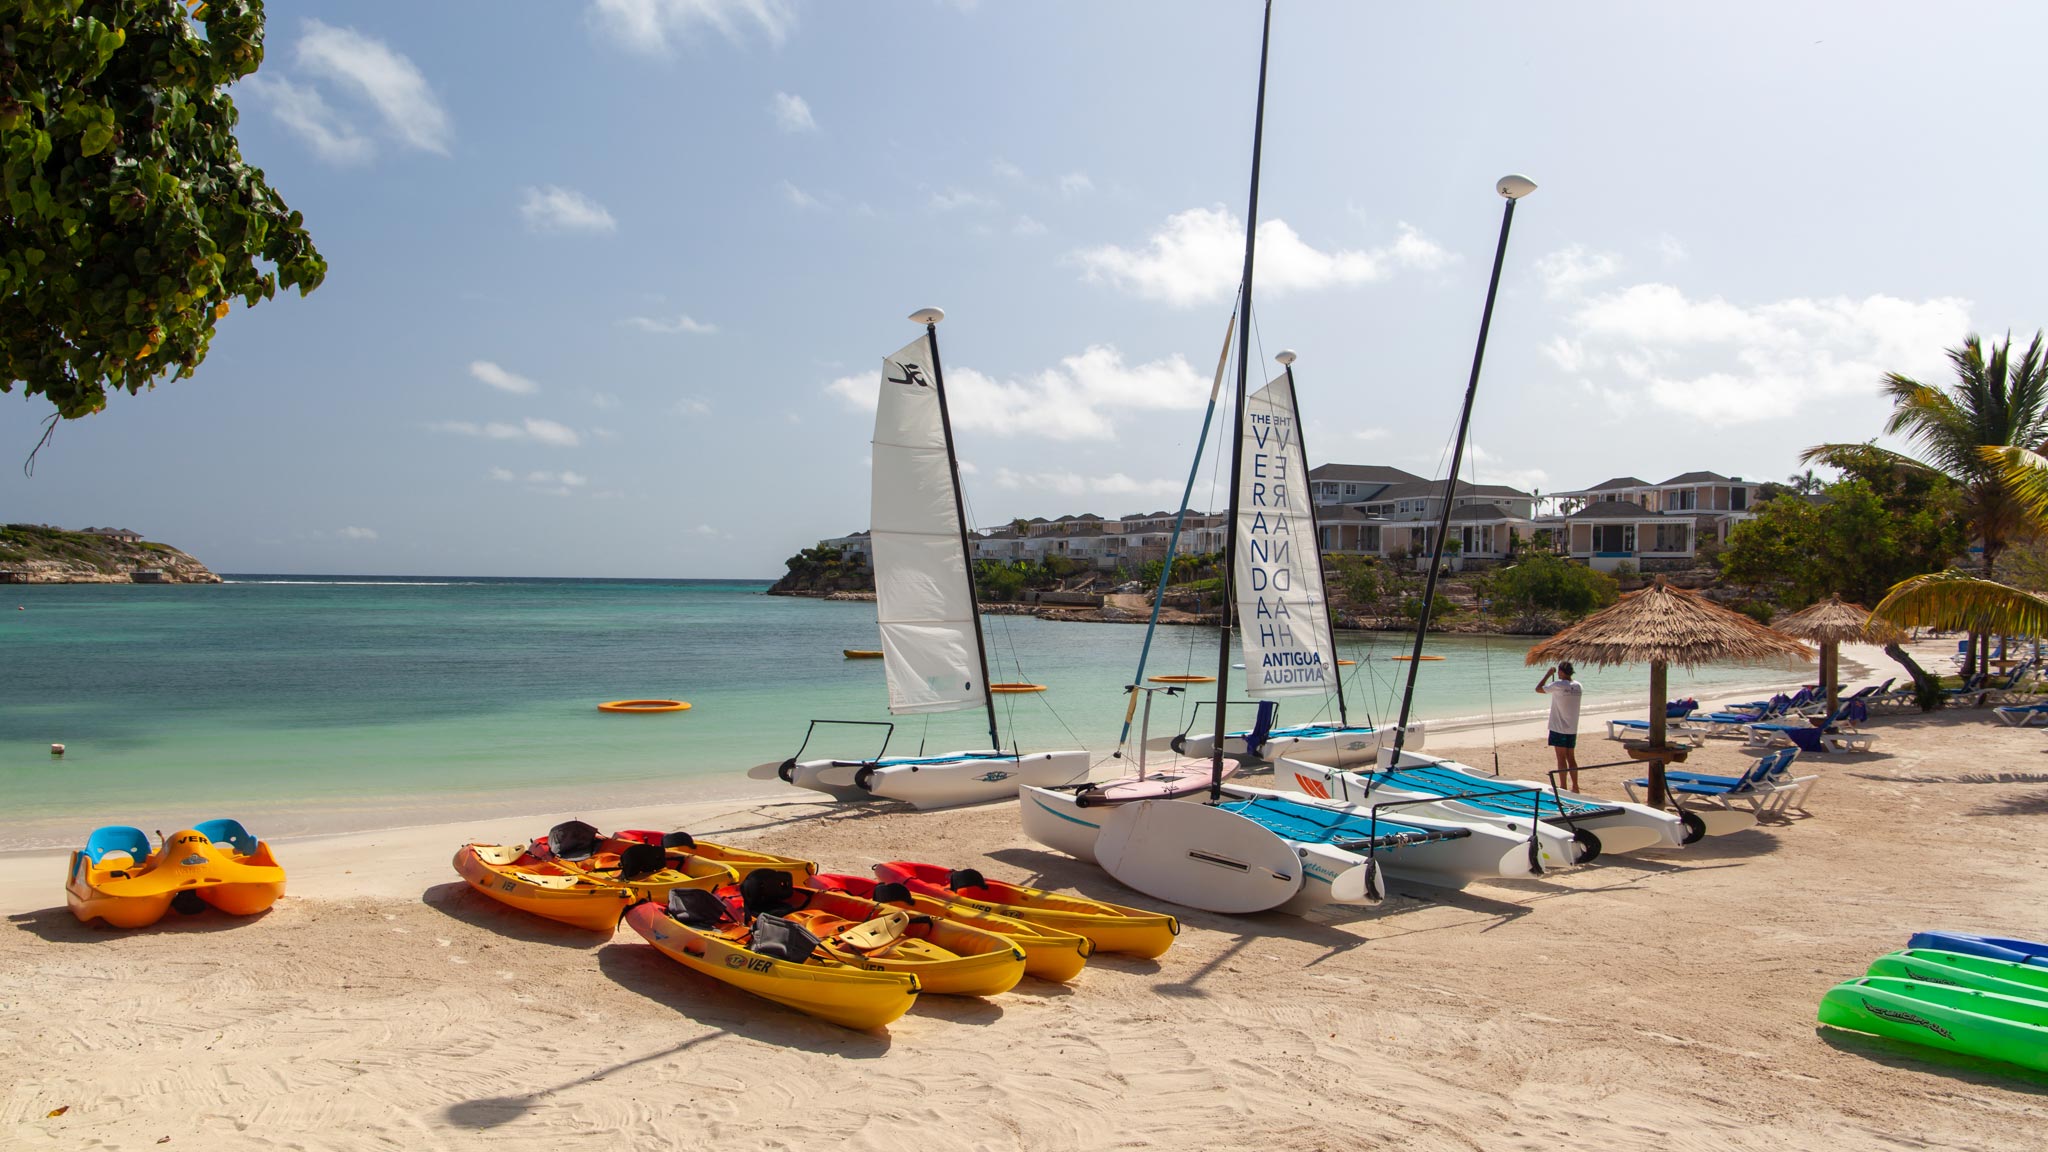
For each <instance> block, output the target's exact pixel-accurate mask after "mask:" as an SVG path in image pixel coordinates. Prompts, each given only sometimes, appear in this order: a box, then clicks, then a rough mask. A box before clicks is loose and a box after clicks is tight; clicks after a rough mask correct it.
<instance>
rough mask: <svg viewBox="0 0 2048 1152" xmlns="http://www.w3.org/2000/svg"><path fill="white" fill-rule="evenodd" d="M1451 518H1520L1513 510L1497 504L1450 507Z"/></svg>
mask: <svg viewBox="0 0 2048 1152" xmlns="http://www.w3.org/2000/svg"><path fill="white" fill-rule="evenodd" d="M1451 519H1453V520H1521V519H1524V517H1521V516H1517V515H1515V514H1514V513H1513V512H1510V511H1508V510H1507V509H1505V508H1503V507H1501V506H1500V505H1498V504H1461V505H1459V506H1458V507H1456V508H1453V509H1451Z"/></svg>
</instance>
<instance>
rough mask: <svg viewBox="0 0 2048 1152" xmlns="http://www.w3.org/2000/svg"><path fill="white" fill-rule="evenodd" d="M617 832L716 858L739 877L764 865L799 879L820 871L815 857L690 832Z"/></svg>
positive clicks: (622, 836)
mask: <svg viewBox="0 0 2048 1152" xmlns="http://www.w3.org/2000/svg"><path fill="white" fill-rule="evenodd" d="M614 835H615V836H616V837H617V838H618V839H620V840H638V841H640V842H641V843H643V844H659V845H661V846H662V847H663V848H665V849H667V850H668V852H669V853H670V854H671V855H673V854H674V853H676V852H679V851H680V852H690V853H695V854H696V855H698V856H702V857H704V858H705V859H707V860H715V861H717V862H718V863H720V864H723V865H725V866H726V867H727V868H730V869H732V870H733V873H734V875H735V877H736V878H737V879H739V880H744V879H746V878H747V875H748V874H749V873H752V872H759V871H761V870H762V869H764V868H773V869H776V870H777V871H781V872H788V873H791V874H792V875H794V876H796V877H797V878H798V879H799V880H801V879H803V878H804V877H806V876H815V875H817V874H818V863H817V861H815V860H800V859H798V858H796V857H794V856H777V855H775V854H774V853H772V852H756V851H754V850H753V849H751V848H734V847H732V846H731V845H728V844H714V843H712V842H711V841H709V840H699V839H697V838H696V837H694V836H692V835H690V834H689V833H688V832H650V831H646V830H644V829H634V830H632V831H628V832H618V833H614Z"/></svg>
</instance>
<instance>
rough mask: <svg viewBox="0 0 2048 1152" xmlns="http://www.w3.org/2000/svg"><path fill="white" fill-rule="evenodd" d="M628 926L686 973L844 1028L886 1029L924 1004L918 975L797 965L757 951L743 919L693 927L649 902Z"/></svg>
mask: <svg viewBox="0 0 2048 1152" xmlns="http://www.w3.org/2000/svg"><path fill="white" fill-rule="evenodd" d="M690 894H691V895H695V894H696V893H695V892H694V891H693V892H691V893H690ZM678 895H679V896H680V895H682V894H681V893H679V894H678ZM712 899H713V900H714V901H715V900H716V898H715V897H712ZM626 923H627V924H628V925H630V926H631V927H632V929H633V930H634V931H635V932H638V933H640V935H641V936H643V937H645V938H646V940H647V942H648V943H649V944H652V945H654V946H655V947H656V948H657V949H659V950H660V951H661V953H662V954H663V955H665V956H667V957H668V958H669V959H671V960H674V961H675V962H677V963H678V964H681V965H683V966H684V967H685V968H689V969H691V970H692V971H695V972H699V973H702V974H703V975H705V976H709V977H711V978H712V979H713V980H717V981H719V982H721V983H724V984H730V985H732V986H733V987H734V988H738V989H739V990H740V991H742V992H749V993H752V994H753V995H755V996H759V997H761V998H762V999H764V1000H772V1001H774V1002H775V1003H777V1004H781V1005H784V1006H786V1007H789V1008H794V1009H796V1010H797V1011H799V1012H803V1013H806V1014H807V1015H811V1016H816V1017H817V1018H818V1019H820V1020H824V1021H828V1022H830V1023H833V1024H838V1025H840V1026H842V1027H846V1028H859V1029H870V1028H880V1027H882V1026H884V1025H886V1024H888V1023H889V1022H890V1021H892V1020H895V1019H897V1018H898V1017H900V1016H902V1015H903V1014H904V1013H905V1012H908V1011H910V1006H911V1005H913V1004H915V1003H917V993H918V983H917V977H915V976H908V975H904V974H903V973H900V972H869V971H864V970H862V969H859V968H853V967H850V966H848V965H845V964H841V963H839V962H838V961H836V960H833V959H830V958H829V957H825V956H820V955H815V954H813V955H810V956H805V957H802V958H799V959H797V960H794V961H792V960H789V959H786V958H785V956H786V955H787V953H784V955H770V954H768V953H765V952H757V951H755V950H754V949H753V948H752V947H750V945H751V944H752V943H753V929H752V927H751V926H750V925H745V924H740V923H738V922H736V921H730V920H718V921H714V922H710V923H685V922H684V921H682V920H680V919H678V918H677V917H676V916H675V915H674V914H672V913H671V912H670V911H669V909H667V908H665V907H663V906H662V905H659V904H653V903H641V904H635V905H634V906H633V907H632V909H631V910H630V911H628V912H627V913H626ZM765 946H766V945H764V947H765ZM778 951H781V950H780V949H778Z"/></svg>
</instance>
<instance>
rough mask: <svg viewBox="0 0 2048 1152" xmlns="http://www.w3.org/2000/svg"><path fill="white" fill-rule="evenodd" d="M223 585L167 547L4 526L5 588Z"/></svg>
mask: <svg viewBox="0 0 2048 1152" xmlns="http://www.w3.org/2000/svg"><path fill="white" fill-rule="evenodd" d="M221 582H222V581H221V578H220V577H219V576H217V575H215V574H214V572H213V570H212V569H210V568H208V567H207V566H206V565H204V564H202V563H200V562H199V561H198V560H197V559H195V558H194V557H193V556H192V555H190V554H189V553H186V552H183V551H180V550H179V549H176V548H173V547H171V546H170V545H168V544H158V543H154V542H152V541H147V540H133V541H131V540H123V539H119V538H116V537H112V536H99V535H93V534H89V533H84V532H67V531H64V530H63V529H60V528H50V527H47V526H44V525H35V524H8V525H5V526H4V527H0V584H219V583H221Z"/></svg>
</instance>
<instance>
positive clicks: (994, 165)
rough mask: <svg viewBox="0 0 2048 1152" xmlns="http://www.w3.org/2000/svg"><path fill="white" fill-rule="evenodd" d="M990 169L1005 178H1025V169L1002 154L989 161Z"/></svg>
mask: <svg viewBox="0 0 2048 1152" xmlns="http://www.w3.org/2000/svg"><path fill="white" fill-rule="evenodd" d="M988 170H989V171H991V172H993V173H995V174H996V175H998V176H1001V177H1002V178H1003V179H1005V180H1022V179H1024V170H1023V169H1022V168H1019V167H1017V166H1016V165H1015V164H1012V163H1010V162H1009V161H1008V160H1005V159H1003V158H1002V157H1000V156H998V157H996V158H995V159H993V160H991V161H989V162H988Z"/></svg>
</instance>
